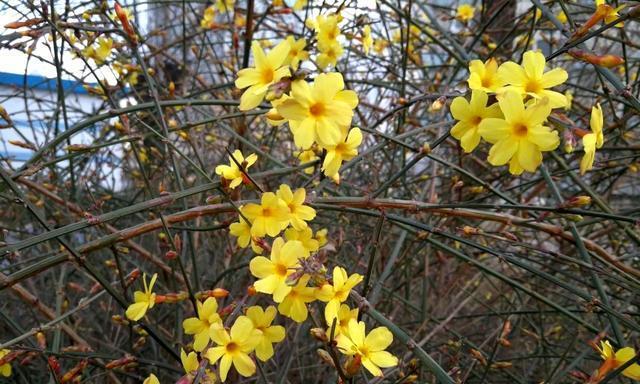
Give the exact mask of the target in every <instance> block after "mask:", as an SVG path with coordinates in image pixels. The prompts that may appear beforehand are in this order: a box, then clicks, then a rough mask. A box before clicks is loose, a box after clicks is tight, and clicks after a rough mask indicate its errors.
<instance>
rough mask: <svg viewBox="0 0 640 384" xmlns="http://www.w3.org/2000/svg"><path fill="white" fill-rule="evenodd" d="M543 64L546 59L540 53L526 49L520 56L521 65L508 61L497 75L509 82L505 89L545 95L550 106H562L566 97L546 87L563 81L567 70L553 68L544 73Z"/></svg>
mask: <svg viewBox="0 0 640 384" xmlns="http://www.w3.org/2000/svg"><path fill="white" fill-rule="evenodd" d="M545 65H546V61H545V58H544V55H543V54H542V53H540V52H535V51H527V52H525V53H524V56H523V58H522V66H520V65H518V64H516V63H514V62H513V61H508V62H506V63H504V64H502V65H501V66H500V68H498V76H500V77H501V78H502V80H503V81H504V82H506V83H507V84H510V86H508V87H506V90H514V91H517V92H519V93H520V94H521V95H529V96H532V97H535V98H539V99H542V98H544V97H547V98H548V99H549V104H550V106H551V108H560V107H564V106H565V105H567V98H566V97H565V96H564V95H563V94H562V93H559V92H555V91H550V90H548V89H547V88H551V87H555V86H556V85H560V84H562V83H564V82H565V81H566V80H567V77H568V75H567V71H565V70H564V69H562V68H554V69H552V70H550V71H548V72H546V73H545V72H544V68H545Z"/></svg>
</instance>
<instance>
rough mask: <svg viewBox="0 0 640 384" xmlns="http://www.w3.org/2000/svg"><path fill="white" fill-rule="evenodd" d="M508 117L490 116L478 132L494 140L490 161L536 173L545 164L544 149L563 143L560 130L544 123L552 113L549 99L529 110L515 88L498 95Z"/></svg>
mask: <svg viewBox="0 0 640 384" xmlns="http://www.w3.org/2000/svg"><path fill="white" fill-rule="evenodd" d="M498 103H499V104H500V109H501V110H502V113H503V114H504V119H497V118H487V119H484V120H483V121H482V122H481V123H480V127H479V128H478V131H479V132H480V135H481V136H482V138H483V139H485V140H487V141H488V142H490V143H492V144H493V146H492V147H491V150H490V151H489V158H488V160H489V163H491V164H492V165H496V166H499V165H504V164H506V163H507V162H509V171H510V172H511V173H512V174H514V175H519V174H521V173H522V172H523V171H525V170H526V171H528V172H534V171H535V170H536V169H537V168H538V166H539V165H540V163H542V151H552V150H554V149H556V148H557V147H558V145H559V144H560V139H559V138H558V132H557V131H552V130H551V129H550V128H549V127H546V126H544V125H543V124H544V122H545V120H546V119H547V117H548V116H549V114H550V113H551V106H550V105H549V101H548V99H546V98H545V99H542V100H540V101H538V102H537V103H534V104H532V105H530V106H529V107H528V108H526V109H525V107H524V103H523V101H522V98H521V97H520V95H519V94H517V93H515V92H513V91H507V92H506V93H504V94H502V95H500V96H499V97H498Z"/></svg>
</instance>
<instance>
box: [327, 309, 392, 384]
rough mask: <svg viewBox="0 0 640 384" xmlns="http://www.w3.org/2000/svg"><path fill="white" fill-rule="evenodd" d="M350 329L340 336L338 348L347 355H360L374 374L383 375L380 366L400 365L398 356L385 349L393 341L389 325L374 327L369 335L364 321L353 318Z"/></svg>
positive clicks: (363, 362) (366, 366)
mask: <svg viewBox="0 0 640 384" xmlns="http://www.w3.org/2000/svg"><path fill="white" fill-rule="evenodd" d="M348 329H349V332H347V333H341V334H340V335H339V336H338V338H337V342H338V349H339V350H340V351H341V352H342V353H343V354H345V355H349V356H355V355H358V356H360V358H361V361H362V365H363V366H364V367H365V368H366V369H367V371H369V372H371V374H372V375H374V376H382V370H381V369H380V368H389V367H395V366H396V365H398V358H397V357H395V356H393V355H392V354H391V353H389V352H387V351H385V349H387V347H388V346H389V345H391V343H392V342H393V334H391V332H389V330H388V329H387V327H378V328H374V329H373V330H372V331H371V332H369V334H368V335H367V334H366V329H365V324H364V321H357V320H355V319H352V320H351V321H349V325H348Z"/></svg>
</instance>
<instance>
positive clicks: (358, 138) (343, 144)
mask: <svg viewBox="0 0 640 384" xmlns="http://www.w3.org/2000/svg"><path fill="white" fill-rule="evenodd" d="M360 143H362V131H360V128H353V129H352V130H351V131H349V135H348V136H347V137H346V140H345V139H343V140H341V141H340V142H338V144H336V145H327V146H325V149H326V150H327V153H326V155H325V157H324V162H322V170H323V171H324V174H325V175H327V176H328V177H332V176H334V175H337V174H338V170H339V169H340V166H341V165H342V162H344V161H349V160H351V159H353V158H354V157H355V156H356V155H357V154H358V146H360Z"/></svg>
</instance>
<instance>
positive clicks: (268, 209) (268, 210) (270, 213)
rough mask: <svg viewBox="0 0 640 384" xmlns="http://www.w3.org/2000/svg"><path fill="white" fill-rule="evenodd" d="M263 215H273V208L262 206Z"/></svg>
mask: <svg viewBox="0 0 640 384" xmlns="http://www.w3.org/2000/svg"><path fill="white" fill-rule="evenodd" d="M262 216H264V217H269V216H272V212H271V208H262Z"/></svg>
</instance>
